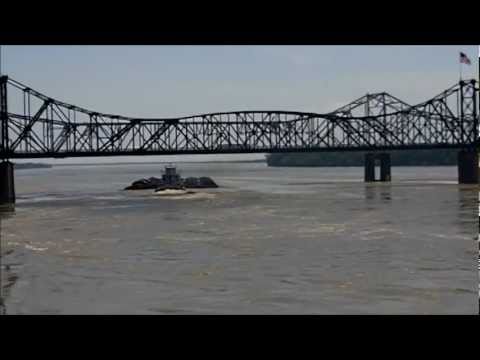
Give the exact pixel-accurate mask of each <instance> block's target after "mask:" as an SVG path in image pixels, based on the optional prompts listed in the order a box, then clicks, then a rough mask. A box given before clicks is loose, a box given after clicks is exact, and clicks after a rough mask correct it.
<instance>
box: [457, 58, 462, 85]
mask: <svg viewBox="0 0 480 360" xmlns="http://www.w3.org/2000/svg"><path fill="white" fill-rule="evenodd" d="M458 65H459V66H458V71H459V73H460V81H462V60H461V59H460V62H459V64H458Z"/></svg>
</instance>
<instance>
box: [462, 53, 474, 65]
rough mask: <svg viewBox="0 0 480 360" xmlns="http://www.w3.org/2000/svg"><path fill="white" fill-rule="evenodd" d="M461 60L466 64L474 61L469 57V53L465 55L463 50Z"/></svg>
mask: <svg viewBox="0 0 480 360" xmlns="http://www.w3.org/2000/svg"><path fill="white" fill-rule="evenodd" d="M460 62H461V63H464V64H467V65H471V64H472V62H471V61H470V59H469V58H468V56H467V55H465V54H464V53H463V52H460Z"/></svg>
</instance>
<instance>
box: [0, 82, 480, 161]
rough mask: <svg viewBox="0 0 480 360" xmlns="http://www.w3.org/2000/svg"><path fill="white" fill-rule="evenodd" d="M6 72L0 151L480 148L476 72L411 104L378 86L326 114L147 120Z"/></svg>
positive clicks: (20, 154)
mask: <svg viewBox="0 0 480 360" xmlns="http://www.w3.org/2000/svg"><path fill="white" fill-rule="evenodd" d="M1 79H2V80H1V81H0V82H1V83H0V92H1V93H0V97H1V99H3V100H2V102H0V105H1V109H0V117H1V129H2V133H1V135H2V136H1V152H2V157H3V158H29V157H30V158H34V157H67V156H110V155H147V154H152V155H153V154H156V155H158V154H200V153H247V152H257V153H258V152H284V151H289V152H290V151H333V150H335V151H338V150H342V151H357V150H358V151H360V150H361V151H365V150H374V149H382V150H388V149H392V150H393V149H411V148H437V147H444V148H445V147H449V148H465V147H472V146H478V114H479V111H478V104H479V101H478V93H479V92H478V88H477V87H476V82H475V80H470V81H462V82H460V83H458V84H456V85H454V86H452V87H451V88H449V89H447V90H445V91H444V92H442V93H440V94H439V95H437V96H435V97H433V98H432V99H430V100H428V101H426V102H423V103H421V104H418V105H414V106H411V105H409V104H407V103H405V102H403V101H401V100H399V99H397V98H395V97H393V96H391V95H389V94H387V93H378V94H369V95H366V96H364V97H362V98H360V99H357V100H355V101H354V102H352V103H350V104H348V105H346V106H343V107H341V108H339V109H337V110H335V111H333V112H330V113H325V114H318V113H306V112H293V111H272V110H270V111H235V112H224V113H212V114H202V115H195V116H191V117H179V118H169V119H162V118H159V119H143V118H131V117H126V116H119V115H110V114H103V113H98V112H94V111H90V110H87V109H84V108H81V107H78V106H75V105H70V104H67V103H64V102H61V101H58V100H55V99H52V98H50V97H48V96H46V95H43V94H41V93H39V92H37V91H35V90H32V89H31V88H29V87H27V86H24V85H22V84H20V83H19V82H17V81H15V80H13V79H9V78H7V77H5V76H4V77H2V78H1ZM7 88H8V97H9V99H10V102H8V107H7V99H8V98H7ZM13 108H14V109H13ZM35 108H36V109H37V110H36V111H35V110H34V109H35Z"/></svg>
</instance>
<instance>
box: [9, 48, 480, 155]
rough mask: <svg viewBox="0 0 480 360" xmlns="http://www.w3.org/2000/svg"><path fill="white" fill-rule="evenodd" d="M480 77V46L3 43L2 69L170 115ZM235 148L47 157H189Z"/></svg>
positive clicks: (137, 112)
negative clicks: (464, 60)
mask: <svg viewBox="0 0 480 360" xmlns="http://www.w3.org/2000/svg"><path fill="white" fill-rule="evenodd" d="M459 51H463V52H464V53H466V54H467V55H468V56H469V58H470V59H471V60H472V65H471V66H466V65H464V66H463V78H472V77H475V78H476V79H478V67H479V66H478V46H476V45H473V46H3V47H2V72H3V73H6V74H7V75H9V76H10V77H12V78H14V79H16V80H18V81H20V82H21V83H24V84H26V85H28V86H30V87H32V88H33V89H36V90H38V91H40V92H42V93H45V94H47V95H49V96H51V97H53V98H56V99H58V100H62V101H65V102H69V103H73V104H75V105H79V106H82V107H86V108H88V109H92V110H95V111H99V112H106V113H114V114H121V115H128V116H136V117H173V116H181V115H193V114H198V113H208V112H217V111H233V110H297V111H313V112H328V111H331V110H333V109H335V108H337V107H340V106H342V105H344V104H346V103H348V102H350V101H352V100H354V99H356V98H358V97H360V96H363V95H364V94H365V93H367V92H370V93H373V92H378V91H387V92H389V93H391V94H392V95H394V96H396V97H399V98H400V99H402V100H404V101H406V102H408V103H411V104H415V103H418V102H421V101H424V100H427V99H428V98H430V97H432V96H434V95H436V94H437V93H439V92H441V91H442V90H444V89H446V88H447V87H449V86H451V85H453V84H454V83H455V82H457V81H458V80H459ZM262 157H263V156H262V155H259V154H257V155H236V156H230V155H229V156H219V155H216V156H205V155H198V156H194V157H192V156H182V157H178V156H162V157H158V156H155V157H153V156H149V157H128V158H124V157H121V158H120V157H116V158H115V157H113V158H90V159H89V158H83V159H64V160H48V161H49V162H52V163H65V162H91V161H100V162H110V161H114V162H117V161H156V160H160V161H170V160H171V161H179V160H183V161H187V160H188V161H190V160H194V161H195V160H206V159H209V160H221V159H228V158H235V159H239V158H250V159H251V158H262Z"/></svg>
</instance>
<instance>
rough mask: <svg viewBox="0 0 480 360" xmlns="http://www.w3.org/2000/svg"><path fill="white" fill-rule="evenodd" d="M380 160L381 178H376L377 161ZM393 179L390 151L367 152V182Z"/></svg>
mask: <svg viewBox="0 0 480 360" xmlns="http://www.w3.org/2000/svg"><path fill="white" fill-rule="evenodd" d="M377 160H379V162H380V179H379V180H377V179H375V163H376V161H377ZM372 181H384V182H385V181H391V162H390V154H388V153H380V154H376V153H367V154H365V182H372Z"/></svg>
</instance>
